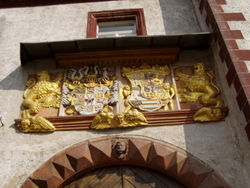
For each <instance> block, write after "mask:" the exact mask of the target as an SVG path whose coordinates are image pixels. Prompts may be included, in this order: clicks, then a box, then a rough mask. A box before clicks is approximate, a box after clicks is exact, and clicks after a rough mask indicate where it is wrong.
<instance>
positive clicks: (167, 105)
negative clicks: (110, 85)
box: [122, 64, 175, 111]
mask: <svg viewBox="0 0 250 188" xmlns="http://www.w3.org/2000/svg"><path fill="white" fill-rule="evenodd" d="M169 74H170V69H169V66H168V65H165V66H159V65H155V66H150V65H147V64H144V65H142V66H140V67H132V68H130V67H123V68H122V76H124V77H126V78H127V79H128V80H129V81H130V85H131V87H130V95H129V96H127V100H126V103H130V104H131V105H132V106H133V107H135V108H138V109H140V110H142V111H156V110H159V109H161V108H162V107H163V109H164V110H173V109H174V105H173V97H174V96H175V90H174V89H173V88H172V87H171V86H170V84H169V83H165V82H164V81H165V79H166V76H168V75H169ZM127 87H128V86H126V88H125V90H123V92H128V91H129V90H127Z"/></svg>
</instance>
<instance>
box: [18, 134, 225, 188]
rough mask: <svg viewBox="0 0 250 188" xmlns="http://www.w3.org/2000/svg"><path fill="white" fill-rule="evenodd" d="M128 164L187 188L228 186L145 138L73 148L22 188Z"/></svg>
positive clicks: (53, 185)
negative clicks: (169, 178) (162, 174)
mask: <svg viewBox="0 0 250 188" xmlns="http://www.w3.org/2000/svg"><path fill="white" fill-rule="evenodd" d="M115 165H122V166H123V165H124V166H125V165H128V166H137V167H146V168H151V169H153V170H156V171H160V172H162V173H164V174H166V175H167V176H170V177H172V178H174V179H176V180H177V181H179V182H180V183H182V184H183V185H185V186H187V187H194V188H198V187H199V188H202V187H209V188H213V187H229V186H228V185H227V183H226V182H225V181H224V180H223V179H222V178H221V177H219V176H218V175H217V174H216V173H215V172H214V170H213V169H211V168H209V167H208V166H207V165H206V164H204V163H203V162H202V161H200V160H199V159H197V158H195V157H194V156H192V155H191V154H189V153H187V152H185V151H184V150H182V149H180V148H177V147H175V146H173V145H170V144H167V143H163V142H160V141H157V140H153V139H150V138H145V137H135V136H133V137H131V136H126V137H122V136H119V137H101V138H96V139H91V140H87V141H84V142H81V143H78V144H76V145H73V146H71V147H69V148H67V149H65V150H64V151H62V152H60V153H58V154H56V155H55V156H53V157H52V158H51V159H49V160H48V161H47V162H46V163H44V164H43V165H42V166H41V167H40V168H39V169H37V170H36V171H35V172H34V173H33V174H32V175H31V176H30V177H29V178H28V179H27V180H26V181H25V182H24V183H23V185H22V188H37V187H42V188H46V187H48V188H57V187H64V186H65V185H68V184H70V183H71V182H74V181H75V180H77V179H79V178H81V177H82V176H84V174H86V173H88V172H89V171H92V170H95V169H99V168H103V167H109V166H115Z"/></svg>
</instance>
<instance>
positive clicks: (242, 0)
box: [222, 0, 250, 71]
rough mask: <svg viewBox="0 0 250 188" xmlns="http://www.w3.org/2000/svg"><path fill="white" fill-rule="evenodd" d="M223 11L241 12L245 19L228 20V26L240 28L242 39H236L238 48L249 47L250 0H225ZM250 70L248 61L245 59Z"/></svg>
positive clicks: (233, 28)
mask: <svg viewBox="0 0 250 188" xmlns="http://www.w3.org/2000/svg"><path fill="white" fill-rule="evenodd" d="M222 8H223V10H224V11H225V12H230V13H231V12H241V13H243V14H244V16H245V18H246V21H240V22H239V21H230V22H229V27H230V28H231V29H232V30H241V32H242V34H243V36H244V39H243V40H237V44H238V46H239V48H240V49H248V50H249V49H250V0H237V1H235V0H227V4H226V5H223V6H222ZM246 64H247V67H248V70H249V71H250V61H246Z"/></svg>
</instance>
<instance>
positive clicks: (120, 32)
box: [96, 20, 137, 38]
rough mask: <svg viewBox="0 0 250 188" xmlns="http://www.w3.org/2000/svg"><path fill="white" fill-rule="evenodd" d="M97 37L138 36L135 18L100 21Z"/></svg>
mask: <svg viewBox="0 0 250 188" xmlns="http://www.w3.org/2000/svg"><path fill="white" fill-rule="evenodd" d="M96 33H97V34H96V37H97V38H102V37H114V36H115V37H122V36H136V35H137V33H136V25H135V21H134V20H128V21H126V20H125V21H112V22H100V23H98V24H97V31H96Z"/></svg>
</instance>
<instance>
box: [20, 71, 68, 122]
mask: <svg viewBox="0 0 250 188" xmlns="http://www.w3.org/2000/svg"><path fill="white" fill-rule="evenodd" d="M62 78H63V75H62V74H59V76H58V77H57V78H56V80H55V81H50V75H49V73H48V71H41V72H39V73H38V74H37V82H36V81H35V79H34V78H31V79H30V80H28V81H27V83H26V85H27V86H28V88H27V89H26V90H25V92H24V100H23V103H22V107H24V108H25V110H23V111H22V117H24V118H29V117H30V115H31V114H36V113H38V112H39V110H40V109H41V107H45V108H49V107H53V108H59V105H60V100H61V83H62Z"/></svg>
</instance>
